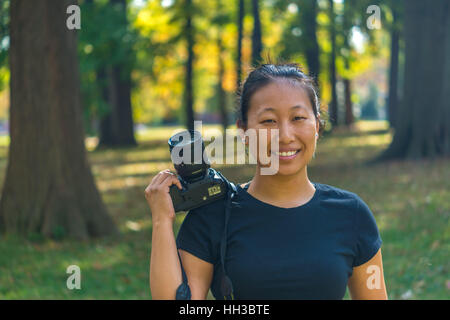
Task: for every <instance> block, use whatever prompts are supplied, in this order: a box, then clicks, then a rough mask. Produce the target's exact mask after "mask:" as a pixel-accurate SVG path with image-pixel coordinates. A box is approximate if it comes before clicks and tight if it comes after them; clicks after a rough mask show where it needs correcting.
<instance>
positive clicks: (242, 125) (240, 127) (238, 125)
mask: <svg viewBox="0 0 450 320" xmlns="http://www.w3.org/2000/svg"><path fill="white" fill-rule="evenodd" d="M236 127H237V128H238V132H239V135H240V137H241V140H242V143H244V144H246V143H245V142H246V141H245V136H244V135H243V133H244V132H245V126H244V124H243V123H242V121H241V120H239V119H237V120H236ZM241 130H242V131H241Z"/></svg>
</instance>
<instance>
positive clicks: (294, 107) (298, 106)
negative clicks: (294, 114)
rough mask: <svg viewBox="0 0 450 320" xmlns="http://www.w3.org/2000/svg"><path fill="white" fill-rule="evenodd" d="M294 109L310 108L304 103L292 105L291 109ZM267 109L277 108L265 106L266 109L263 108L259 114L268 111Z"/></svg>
mask: <svg viewBox="0 0 450 320" xmlns="http://www.w3.org/2000/svg"><path fill="white" fill-rule="evenodd" d="M292 109H305V110H308V108H306V107H305V106H303V105H295V106H293V107H291V110H292ZM266 111H275V109H274V108H271V107H267V108H264V109H262V110H261V111H260V112H259V113H258V115H259V114H261V113H263V112H266Z"/></svg>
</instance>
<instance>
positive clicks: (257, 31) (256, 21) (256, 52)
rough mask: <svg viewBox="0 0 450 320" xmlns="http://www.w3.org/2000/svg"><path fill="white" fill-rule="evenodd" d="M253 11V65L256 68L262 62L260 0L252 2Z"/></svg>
mask: <svg viewBox="0 0 450 320" xmlns="http://www.w3.org/2000/svg"><path fill="white" fill-rule="evenodd" d="M252 10H253V34H252V65H253V66H256V65H258V64H259V63H260V62H261V51H262V40H261V20H260V18H259V0H252Z"/></svg>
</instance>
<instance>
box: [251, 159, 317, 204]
mask: <svg viewBox="0 0 450 320" xmlns="http://www.w3.org/2000/svg"><path fill="white" fill-rule="evenodd" d="M248 192H249V193H250V194H252V195H255V196H257V197H258V198H262V199H267V200H272V201H274V202H286V203H292V202H298V201H300V202H301V201H302V199H307V198H310V197H311V196H312V194H314V192H315V188H314V185H313V184H312V183H311V182H310V181H309V179H308V175H307V168H306V166H305V167H304V168H303V169H302V170H301V171H299V172H298V173H297V174H294V175H288V176H283V175H261V174H260V170H259V168H257V169H256V173H255V176H254V177H253V179H252V182H251V184H250V186H249V188H248Z"/></svg>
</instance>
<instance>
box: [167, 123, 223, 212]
mask: <svg viewBox="0 0 450 320" xmlns="http://www.w3.org/2000/svg"><path fill="white" fill-rule="evenodd" d="M168 144H169V150H170V157H171V159H172V163H173V166H174V168H175V170H176V172H177V176H178V179H179V180H180V182H181V186H182V189H181V190H180V189H179V188H178V187H177V186H176V185H171V186H170V196H171V198H172V202H173V206H174V209H175V212H180V211H189V210H191V209H194V208H198V207H201V206H203V205H205V204H208V203H211V202H214V201H216V200H219V199H223V198H225V197H226V196H227V194H228V191H229V188H231V187H232V186H231V183H230V182H229V181H228V180H227V179H226V178H225V177H224V176H223V175H222V174H221V173H220V172H218V171H216V170H214V169H213V168H211V167H210V163H209V160H208V158H207V157H206V153H205V145H204V143H203V139H202V136H201V134H200V132H198V131H195V130H185V131H182V132H179V133H177V134H175V135H173V136H172V137H170V139H169V141H168Z"/></svg>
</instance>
